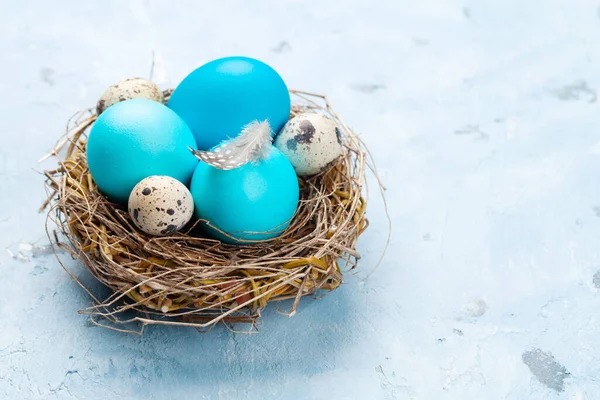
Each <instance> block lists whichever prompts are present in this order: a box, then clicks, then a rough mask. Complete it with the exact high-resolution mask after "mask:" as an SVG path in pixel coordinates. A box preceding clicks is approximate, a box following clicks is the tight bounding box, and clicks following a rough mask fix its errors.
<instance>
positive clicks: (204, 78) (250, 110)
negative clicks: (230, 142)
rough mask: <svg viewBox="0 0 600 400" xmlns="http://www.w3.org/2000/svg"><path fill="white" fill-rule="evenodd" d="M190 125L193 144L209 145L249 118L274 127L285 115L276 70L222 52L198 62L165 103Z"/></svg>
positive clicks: (286, 97)
mask: <svg viewBox="0 0 600 400" xmlns="http://www.w3.org/2000/svg"><path fill="white" fill-rule="evenodd" d="M168 106H169V108H171V109H172V110H173V111H175V112H176V113H177V114H178V115H179V116H180V117H181V118H183V120H184V121H185V122H186V123H187V124H188V125H189V127H190V129H191V130H192V132H193V133H194V136H195V138H196V142H197V144H198V148H199V149H200V150H208V149H210V148H212V147H214V146H216V145H217V144H219V143H220V142H221V141H223V140H226V139H229V138H234V137H236V136H237V135H238V134H239V133H240V132H241V130H242V128H243V127H244V126H245V125H247V124H249V123H250V122H252V121H254V120H258V121H261V122H262V121H264V120H268V121H269V124H270V125H271V129H272V130H273V132H279V130H280V129H281V127H283V125H284V124H285V123H286V122H287V120H288V118H289V116H290V94H289V92H288V89H287V86H286V85H285V82H284V81H283V79H282V78H281V76H279V74H278V73H277V72H276V71H275V70H274V69H273V68H271V67H270V66H268V65H267V64H265V63H263V62H261V61H258V60H255V59H252V58H247V57H226V58H220V59H218V60H214V61H211V62H209V63H207V64H204V65H203V66H201V67H199V68H197V69H196V70H195V71H193V72H192V73H191V74H189V75H188V76H187V77H186V78H185V79H184V80H183V81H182V82H181V83H180V84H179V86H177V88H176V89H175V91H174V92H173V94H172V95H171V98H170V99H169V103H168Z"/></svg>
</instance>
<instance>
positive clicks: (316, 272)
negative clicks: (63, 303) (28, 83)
mask: <svg viewBox="0 0 600 400" xmlns="http://www.w3.org/2000/svg"><path fill="white" fill-rule="evenodd" d="M290 92H291V94H292V95H293V98H294V106H293V107H292V116H293V115H295V114H297V113H299V112H303V111H307V110H310V111H312V112H320V113H323V114H325V115H327V116H329V117H330V118H332V119H333V120H334V121H335V122H336V124H337V126H338V129H339V130H340V132H341V134H342V139H343V145H344V154H343V156H342V157H340V159H339V160H337V161H336V162H335V163H334V164H333V165H331V167H330V168H328V169H327V170H326V171H325V172H323V173H322V174H320V175H318V176H314V177H310V178H308V179H303V178H301V179H300V188H301V200H300V205H299V208H298V211H297V213H296V215H295V216H294V218H293V221H292V222H291V224H290V226H289V228H288V229H287V230H286V231H285V232H284V233H283V234H282V235H281V236H280V237H278V238H275V239H271V240H268V241H263V242H258V243H249V244H247V245H246V244H244V245H229V244H223V243H221V242H219V241H217V240H214V239H210V238H205V237H197V236H193V235H192V234H191V233H195V230H194V227H191V228H189V229H188V230H187V231H186V232H182V233H179V234H176V235H174V236H168V237H153V236H149V235H146V234H145V233H143V232H141V231H139V230H138V229H137V228H136V227H135V226H134V225H133V224H132V221H131V220H130V218H129V215H128V214H127V211H126V210H124V209H121V208H119V207H117V206H115V205H114V204H112V203H110V202H108V201H107V200H106V199H105V198H104V197H103V196H102V195H101V194H100V193H99V192H98V188H97V187H96V185H95V184H94V182H93V180H92V177H91V175H90V173H89V169H88V167H87V160H86V153H85V144H86V140H87V133H88V131H89V128H90V127H91V126H92V124H93V123H94V121H95V120H96V115H94V114H93V111H92V110H87V111H84V112H80V113H77V114H76V115H75V116H74V117H73V118H72V119H71V120H70V121H69V123H68V125H67V132H66V134H65V135H64V136H63V137H62V138H61V139H59V141H58V142H57V145H56V147H55V149H54V150H53V151H52V153H51V154H50V155H49V156H54V157H55V158H56V159H57V161H58V167H57V168H56V169H54V170H52V171H45V172H44V175H45V176H46V188H47V191H48V200H47V201H46V203H45V204H44V205H43V206H42V208H43V209H44V208H47V207H49V208H50V209H49V212H48V220H47V224H46V230H47V232H48V236H49V238H50V240H51V242H52V243H53V246H54V248H55V250H56V251H57V250H58V249H62V250H64V251H67V252H68V253H70V254H71V255H72V256H73V257H74V258H77V259H79V260H80V261H81V262H82V263H83V264H84V265H85V266H86V267H87V268H88V269H89V271H90V272H91V273H92V274H93V275H94V277H95V278H96V279H98V280H99V281H100V282H102V283H103V284H104V285H106V286H108V287H109V288H111V289H112V290H113V294H112V295H111V296H110V297H109V298H107V299H105V300H99V299H97V298H96V297H94V296H93V294H92V293H91V292H90V291H89V290H88V289H86V288H85V287H84V285H83V284H82V283H81V282H80V280H78V279H77V277H76V276H75V275H74V274H72V273H71V272H70V271H68V269H67V268H66V267H65V266H64V264H63V263H62V262H61V260H60V258H59V257H58V256H57V259H58V260H59V262H61V265H63V268H65V270H67V272H68V273H69V274H70V275H71V277H72V278H73V279H74V280H75V281H77V282H78V283H79V284H80V286H82V287H83V288H84V289H85V290H86V292H87V293H88V294H90V296H91V297H92V299H93V305H92V306H90V307H88V308H86V309H83V310H80V313H83V314H88V315H89V316H90V318H91V320H92V322H94V323H95V324H99V325H101V326H107V327H110V328H112V329H116V330H124V331H129V330H127V329H122V328H119V326H120V325H121V324H128V323H132V322H136V323H138V324H141V329H140V330H139V332H141V331H143V328H144V327H145V326H146V325H151V324H165V325H185V326H193V327H196V328H209V327H211V326H213V325H214V324H216V323H218V322H231V323H236V322H247V323H252V326H254V323H255V322H256V320H257V319H258V317H259V316H260V311H261V310H262V309H264V308H265V307H266V305H267V304H268V303H269V302H275V301H280V300H284V299H293V302H292V305H291V309H290V310H289V313H288V315H290V316H291V315H293V314H294V313H295V312H296V309H297V307H298V303H299V301H300V298H301V297H302V296H306V295H311V294H315V293H316V292H317V291H318V290H326V291H331V290H334V289H336V288H337V287H338V286H339V285H340V284H341V283H342V272H341V271H342V270H345V271H347V270H350V269H352V268H354V267H355V266H356V262H357V260H358V258H359V255H358V253H357V252H356V250H355V243H356V241H357V239H358V237H359V235H360V234H361V233H362V232H363V231H364V230H365V229H366V228H367V226H368V221H367V219H366V218H365V209H366V206H367V203H366V201H365V199H364V198H363V188H364V185H365V168H366V167H367V162H366V159H367V157H368V152H367V150H366V148H365V147H364V144H363V143H362V142H361V140H360V139H359V138H358V137H357V136H356V134H355V133H354V132H353V131H352V130H351V129H350V128H349V127H348V126H347V125H346V124H345V123H344V122H343V121H342V119H341V118H340V117H339V115H338V114H337V113H336V112H335V111H334V110H333V108H332V107H331V106H330V104H329V103H328V102H327V99H326V98H325V97H324V96H321V95H316V94H311V93H307V92H301V91H296V90H292V91H290ZM170 93H171V92H170V91H166V92H165V98H166V99H168V97H169V95H170ZM48 221H53V222H54V223H55V224H56V226H57V227H58V230H59V232H60V233H62V235H64V237H65V238H66V239H67V241H66V242H63V241H59V236H58V235H57V233H56V231H51V230H50V228H49V226H48ZM56 251H55V253H56ZM340 261H341V262H342V264H343V265H342V266H340V264H339V263H340ZM124 300H125V301H124ZM132 310H133V311H135V312H133V313H132V312H131V311H132ZM102 321H108V322H109V323H108V324H105V323H104V322H102Z"/></svg>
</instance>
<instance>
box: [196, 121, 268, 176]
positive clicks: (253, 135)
mask: <svg viewBox="0 0 600 400" xmlns="http://www.w3.org/2000/svg"><path fill="white" fill-rule="evenodd" d="M272 142H273V137H272V136H271V126H270V125H269V121H263V122H258V121H253V122H251V123H249V124H248V125H246V126H245V127H244V129H242V133H240V134H239V135H238V136H237V137H236V138H233V139H230V140H227V141H225V142H223V143H221V144H220V145H219V146H218V147H217V148H215V150H214V151H201V150H194V149H190V150H191V151H192V153H193V154H194V155H195V156H196V157H197V158H198V159H200V160H201V161H204V162H205V163H207V164H209V165H212V166H213V167H215V168H219V169H225V170H227V169H234V168H239V167H241V166H242V165H244V164H246V163H249V162H257V161H259V160H262V159H263V158H265V157H267V156H268V155H269V152H270V151H271V143H272Z"/></svg>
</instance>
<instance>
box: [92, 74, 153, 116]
mask: <svg viewBox="0 0 600 400" xmlns="http://www.w3.org/2000/svg"><path fill="white" fill-rule="evenodd" d="M131 99H146V100H152V101H156V102H159V103H163V101H164V97H163V92H162V91H161V90H160V89H159V88H158V87H157V86H156V85H155V84H154V83H153V82H151V81H149V80H147V79H144V78H127V79H123V80H122V81H119V82H117V83H115V84H114V85H112V86H110V87H109V88H108V89H106V91H105V92H104V94H103V95H102V97H100V100H98V104H97V105H96V114H98V115H100V114H102V112H103V111H104V110H106V109H107V108H108V107H110V106H112V105H114V104H117V103H119V102H121V101H125V100H131Z"/></svg>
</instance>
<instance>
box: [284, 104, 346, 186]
mask: <svg viewBox="0 0 600 400" xmlns="http://www.w3.org/2000/svg"><path fill="white" fill-rule="evenodd" d="M274 144H275V146H276V147H277V148H278V149H279V150H280V151H281V152H282V153H283V154H284V155H285V156H286V157H287V158H288V159H289V160H290V162H291V163H292V165H293V166H294V169H295V170H296V174H297V175H298V176H308V175H314V174H318V173H319V172H322V171H323V170H325V169H326V168H327V167H328V166H329V165H331V163H332V162H333V161H335V160H336V159H337V158H338V157H339V156H340V155H341V154H342V138H341V135H340V131H339V129H338V128H337V126H336V124H335V122H333V121H332V120H331V119H330V118H327V117H326V116H324V115H322V114H316V113H303V114H299V115H296V116H295V117H294V118H292V119H290V120H289V121H288V122H287V123H286V124H285V126H284V127H283V129H282V130H281V132H279V135H278V136H277V138H276V139H275V143H274Z"/></svg>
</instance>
